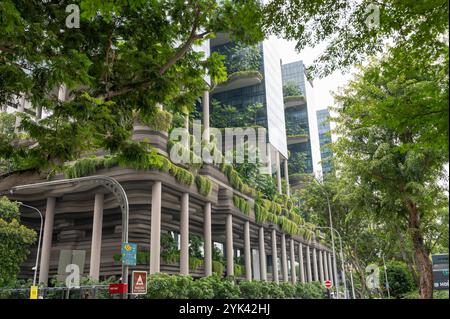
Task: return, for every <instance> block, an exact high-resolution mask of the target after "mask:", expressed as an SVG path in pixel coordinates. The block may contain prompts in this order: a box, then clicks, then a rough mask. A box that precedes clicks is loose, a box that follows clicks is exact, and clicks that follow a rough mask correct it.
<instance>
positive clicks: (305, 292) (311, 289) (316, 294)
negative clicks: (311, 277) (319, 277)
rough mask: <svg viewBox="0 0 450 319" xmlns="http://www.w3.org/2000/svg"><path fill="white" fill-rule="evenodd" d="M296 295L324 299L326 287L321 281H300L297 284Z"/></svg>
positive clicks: (302, 297) (304, 297)
mask: <svg viewBox="0 0 450 319" xmlns="http://www.w3.org/2000/svg"><path fill="white" fill-rule="evenodd" d="M295 288H296V293H295V295H296V297H297V298H300V299H324V298H325V293H326V291H325V288H324V287H323V286H322V284H321V283H320V282H306V283H298V284H297V285H296V287H295Z"/></svg>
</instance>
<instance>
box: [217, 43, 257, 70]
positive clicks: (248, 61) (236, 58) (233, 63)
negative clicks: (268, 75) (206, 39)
mask: <svg viewBox="0 0 450 319" xmlns="http://www.w3.org/2000/svg"><path fill="white" fill-rule="evenodd" d="M223 53H224V55H226V59H225V66H226V68H227V71H228V74H233V73H236V72H243V71H259V70H260V69H261V67H262V48H261V46H260V45H246V44H244V43H236V44H235V45H234V46H231V47H227V49H226V50H225V52H223Z"/></svg>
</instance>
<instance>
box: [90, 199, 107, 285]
mask: <svg viewBox="0 0 450 319" xmlns="http://www.w3.org/2000/svg"><path fill="white" fill-rule="evenodd" d="M104 198H105V195H104V194H103V193H97V194H95V202H94V220H93V223H92V241H91V261H90V264H89V277H91V278H92V279H94V280H96V281H98V280H99V275H100V260H101V249H102V226H103V202H104Z"/></svg>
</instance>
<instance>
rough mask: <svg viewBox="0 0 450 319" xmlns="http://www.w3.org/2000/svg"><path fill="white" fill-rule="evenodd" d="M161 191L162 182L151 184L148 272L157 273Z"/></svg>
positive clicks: (159, 249)
mask: <svg viewBox="0 0 450 319" xmlns="http://www.w3.org/2000/svg"><path fill="white" fill-rule="evenodd" d="M161 192H162V184H161V182H159V181H156V182H155V183H154V184H153V186H152V216H151V219H152V221H151V234H150V274H155V273H159V272H160V271H159V269H160V254H161Z"/></svg>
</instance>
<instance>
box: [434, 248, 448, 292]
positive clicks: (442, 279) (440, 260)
mask: <svg viewBox="0 0 450 319" xmlns="http://www.w3.org/2000/svg"><path fill="white" fill-rule="evenodd" d="M431 259H432V261H433V288H434V290H448V254H439V255H433V256H431Z"/></svg>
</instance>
